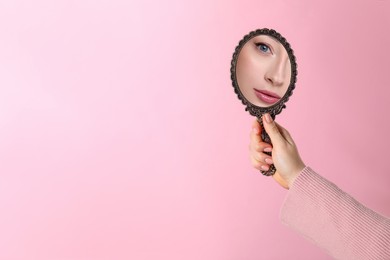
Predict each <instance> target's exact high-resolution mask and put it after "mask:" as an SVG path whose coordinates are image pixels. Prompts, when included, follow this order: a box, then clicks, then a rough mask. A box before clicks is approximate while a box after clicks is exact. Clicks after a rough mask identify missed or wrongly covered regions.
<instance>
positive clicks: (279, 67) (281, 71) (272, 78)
mask: <svg viewBox="0 0 390 260" xmlns="http://www.w3.org/2000/svg"><path fill="white" fill-rule="evenodd" d="M286 64H287V62H286V61H281V60H276V61H275V62H274V63H272V65H271V66H270V68H269V70H268V71H267V73H265V80H266V81H267V82H269V83H270V84H271V85H272V86H275V87H280V86H282V85H283V84H284V81H285V80H286V74H287V69H286Z"/></svg>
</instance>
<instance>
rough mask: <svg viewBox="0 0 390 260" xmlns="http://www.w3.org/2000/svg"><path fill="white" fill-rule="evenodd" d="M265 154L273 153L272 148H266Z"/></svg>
mask: <svg viewBox="0 0 390 260" xmlns="http://www.w3.org/2000/svg"><path fill="white" fill-rule="evenodd" d="M264 152H272V148H271V147H266V148H264Z"/></svg>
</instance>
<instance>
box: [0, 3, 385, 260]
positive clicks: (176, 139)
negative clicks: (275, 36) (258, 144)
mask: <svg viewBox="0 0 390 260" xmlns="http://www.w3.org/2000/svg"><path fill="white" fill-rule="evenodd" d="M263 27H269V28H274V29H276V30H277V31H279V32H280V33H281V34H282V35H284V36H285V37H286V38H287V39H288V41H289V42H290V43H291V45H292V47H293V49H294V51H295V54H296V57H297V61H298V72H299V75H298V83H297V89H296V91H295V93H294V95H293V96H292V98H291V99H290V101H289V102H288V103H287V109H286V110H284V111H283V113H282V114H281V115H280V116H278V117H277V120H278V121H279V123H281V124H282V125H284V126H285V127H286V128H288V129H289V130H290V132H291V134H292V135H293V136H294V138H295V140H296V142H297V144H298V146H299V149H300V152H301V155H302V157H303V159H304V161H305V163H306V164H307V165H310V166H311V167H312V168H313V169H315V170H317V171H318V172H319V173H320V174H322V175H323V176H325V177H326V178H328V179H330V180H332V181H334V182H335V183H337V184H338V185H339V186H340V187H341V188H342V189H344V190H345V191H347V192H349V193H350V194H352V195H353V196H354V197H355V198H357V199H358V200H359V201H361V202H362V203H364V204H366V205H367V206H369V207H370V208H372V209H374V210H376V211H378V212H380V213H381V214H384V215H387V216H389V215H390V203H389V191H388V188H389V183H390V175H389V166H388V160H389V159H388V155H389V153H388V147H389V144H390V141H389V140H388V133H390V120H389V115H388V112H389V111H390V102H389V94H390V84H389V60H390V49H389V46H390V33H389V27H390V1H388V0H358V1H356V0H355V1H338V0H337V1H336V0H334V1H309V0H303V1H286V0H285V1H282V0H276V1H259V0H257V1H250V0H241V1H225V0H216V1H209V0H197V1H179V0H168V1H141V0H132V1H125V0H122V1H119V0H116V1H112V0H110V1H109V0H99V1H97V0H96V1H91V0H85V1H49V0H46V1H45V0H35V1H22V0H9V1H6V0H3V1H1V2H0V131H1V132H0V133H1V134H0V160H1V161H0V232H1V233H0V259H62V260H64V259H141V260H143V259H170V260H175V259H189V260H192V259H207V260H208V259H210V260H215V259H218V260H219V259H221V260H225V259H232V260H235V259H240V260H242V259H244V260H251V259H287V258H288V259H330V258H329V257H328V256H327V255H326V253H324V252H323V251H322V250H320V249H319V248H316V247H315V246H313V245H312V244H311V243H310V242H308V241H306V240H304V239H303V238H302V237H300V236H298V235H297V234H295V233H293V232H292V231H291V230H289V229H288V228H286V227H284V226H283V225H282V224H281V223H280V221H279V210H280V207H281V205H282V202H283V200H284V198H285V196H286V193H287V191H286V190H284V189H282V188H280V187H279V186H278V185H277V184H275V183H274V182H273V181H272V179H271V178H265V177H263V176H261V175H260V174H259V173H258V172H257V171H256V170H254V169H253V168H252V167H251V165H250V163H249V159H248V144H249V132H250V129H251V123H252V120H253V118H251V117H250V116H249V114H248V113H246V112H245V111H244V107H243V106H242V105H241V104H240V102H239V101H238V99H237V97H236V96H235V94H234V93H233V88H232V87H231V81H230V72H229V69H230V60H231V55H232V53H233V51H234V48H235V47H236V45H237V44H238V41H239V40H240V39H241V37H242V36H243V35H244V34H246V33H248V32H249V31H251V30H253V29H256V28H263Z"/></svg>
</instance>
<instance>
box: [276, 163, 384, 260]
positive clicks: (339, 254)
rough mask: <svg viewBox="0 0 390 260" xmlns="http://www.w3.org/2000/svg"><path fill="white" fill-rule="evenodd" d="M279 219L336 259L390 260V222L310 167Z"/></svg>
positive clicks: (295, 188) (289, 196)
mask: <svg viewBox="0 0 390 260" xmlns="http://www.w3.org/2000/svg"><path fill="white" fill-rule="evenodd" d="M280 217H281V220H282V222H283V223H284V224H285V225H287V226H289V227H290V228H292V229H294V230H296V231H298V232H299V233H301V234H302V235H303V236H304V237H306V238H307V239H309V240H311V241H312V242H313V243H315V244H316V245H318V246H319V247H322V248H323V249H325V250H326V251H327V252H328V253H329V254H330V255H332V256H333V257H335V258H336V259H390V220H389V219H387V218H385V217H383V216H381V215H379V214H378V213H376V212H374V211H372V210H370V209H368V208H367V207H365V206H363V205H362V204H361V203H359V202H358V201H356V200H355V199H354V198H352V197H351V196H350V195H348V194H347V193H345V192H343V191H342V190H341V189H340V188H338V187H337V186H336V185H335V184H333V183H332V182H330V181H328V180H326V179H325V178H323V177H321V176H320V175H318V174H317V173H315V172H314V171H313V170H312V169H311V168H310V167H306V168H304V169H303V170H302V172H301V173H300V174H299V176H298V177H297V178H296V180H295V181H294V183H293V185H292V186H291V188H290V190H289V192H288V194H287V197H286V199H285V201H284V204H283V207H282V209H281V213H280Z"/></svg>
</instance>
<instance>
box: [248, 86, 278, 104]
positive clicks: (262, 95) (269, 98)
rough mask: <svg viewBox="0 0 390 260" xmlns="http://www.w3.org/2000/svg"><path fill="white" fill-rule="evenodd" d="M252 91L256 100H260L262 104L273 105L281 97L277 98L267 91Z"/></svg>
mask: <svg viewBox="0 0 390 260" xmlns="http://www.w3.org/2000/svg"><path fill="white" fill-rule="evenodd" d="M254 90H255V94H256V96H257V98H258V99H260V100H261V101H263V102H264V103H267V104H274V103H276V102H278V101H279V100H280V99H281V97H279V95H277V94H275V93H273V92H270V91H267V90H258V89H254Z"/></svg>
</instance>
